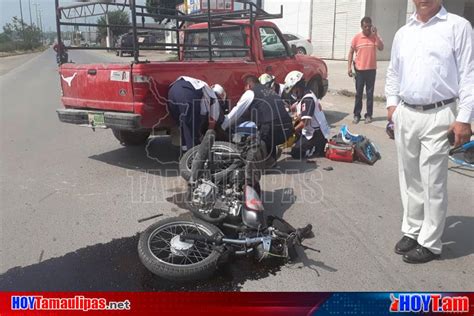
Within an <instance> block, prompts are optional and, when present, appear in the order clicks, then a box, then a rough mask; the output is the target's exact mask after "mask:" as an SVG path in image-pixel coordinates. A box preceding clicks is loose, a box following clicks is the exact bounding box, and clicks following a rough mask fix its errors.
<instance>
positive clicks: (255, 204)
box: [245, 185, 264, 211]
mask: <svg viewBox="0 0 474 316" xmlns="http://www.w3.org/2000/svg"><path fill="white" fill-rule="evenodd" d="M245 206H246V207H247V208H248V209H249V210H252V211H263V210H264V208H263V203H262V200H261V199H260V197H259V196H258V194H257V192H256V191H255V190H254V188H252V187H251V186H248V185H247V186H246V187H245Z"/></svg>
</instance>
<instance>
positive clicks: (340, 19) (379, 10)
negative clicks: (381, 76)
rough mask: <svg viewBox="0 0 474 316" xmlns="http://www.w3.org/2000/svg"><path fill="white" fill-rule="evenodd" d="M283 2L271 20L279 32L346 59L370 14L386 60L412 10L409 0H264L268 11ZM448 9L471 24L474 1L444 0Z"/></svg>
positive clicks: (321, 53)
mask: <svg viewBox="0 0 474 316" xmlns="http://www.w3.org/2000/svg"><path fill="white" fill-rule="evenodd" d="M280 5H283V19H280V20H275V23H276V24H277V25H278V27H279V28H280V29H281V30H282V32H288V33H296V34H299V35H301V36H303V37H304V38H308V39H311V42H312V44H313V47H314V55H316V56H319V57H322V58H328V59H347V54H348V53H349V45H350V41H351V39H352V37H353V36H354V35H355V34H356V33H358V32H360V31H361V29H360V20H361V19H362V18H363V17H364V16H370V17H371V18H372V22H373V24H374V25H375V26H376V27H377V29H378V32H379V35H380V36H381V37H382V38H383V40H384V43H385V49H384V51H382V52H379V53H378V58H379V59H380V60H388V59H389V57H390V50H391V48H392V41H393V37H394V36H395V33H396V31H397V30H398V29H399V28H400V27H401V26H403V25H404V24H405V23H406V21H407V18H408V17H409V16H410V15H411V14H412V13H413V12H414V5H413V1H412V0H264V2H263V7H264V9H265V11H267V12H269V13H277V12H279V10H280ZM443 5H444V6H445V7H446V9H447V10H448V11H449V12H452V13H455V14H458V15H461V16H464V17H465V18H466V19H468V20H469V21H470V22H471V24H474V0H444V2H443Z"/></svg>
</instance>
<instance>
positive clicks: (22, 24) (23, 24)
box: [20, 0, 25, 41]
mask: <svg viewBox="0 0 474 316" xmlns="http://www.w3.org/2000/svg"><path fill="white" fill-rule="evenodd" d="M20 17H21V32H22V35H23V41H25V23H24V22H23V8H22V6H21V0H20Z"/></svg>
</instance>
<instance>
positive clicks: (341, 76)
mask: <svg viewBox="0 0 474 316" xmlns="http://www.w3.org/2000/svg"><path fill="white" fill-rule="evenodd" d="M324 62H326V65H327V66H328V77H329V91H332V92H340V91H342V90H346V91H348V92H351V93H355V82H354V79H353V78H350V77H349V76H348V75H347V60H329V59H327V60H324ZM388 65H389V61H379V62H377V67H378V69H377V79H376V81H375V92H374V96H376V97H385V75H386V73H387V68H388Z"/></svg>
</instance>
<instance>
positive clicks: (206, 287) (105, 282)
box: [0, 235, 282, 291]
mask: <svg viewBox="0 0 474 316" xmlns="http://www.w3.org/2000/svg"><path fill="white" fill-rule="evenodd" d="M137 244H138V235H137V236H132V237H127V238H121V239H116V240H113V241H111V242H109V243H107V244H97V245H94V246H89V247H86V248H82V249H79V250H77V251H74V252H71V253H68V254H66V255H64V256H62V257H59V258H53V259H49V260H46V261H43V262H40V263H38V264H34V265H31V266H27V267H15V268H12V269H10V270H8V271H7V272H6V273H4V274H2V275H0V290H2V291H239V290H240V289H241V286H242V284H243V283H244V282H245V281H247V280H258V279H261V278H265V277H268V276H269V275H274V274H275V273H276V272H277V271H279V270H280V269H281V266H282V261H281V260H266V261H263V262H259V263H258V262H256V261H254V260H252V259H246V258H239V259H231V260H232V263H230V264H224V265H223V266H222V267H221V268H219V270H218V271H217V272H216V274H215V275H214V276H213V277H212V278H210V279H208V280H203V281H200V282H193V283H176V282H171V281H167V280H163V279H160V278H158V277H157V276H155V275H153V274H152V273H151V272H149V271H148V270H147V269H146V268H145V267H144V266H143V265H142V264H141V262H140V260H139V258H138V253H137Z"/></svg>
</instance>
